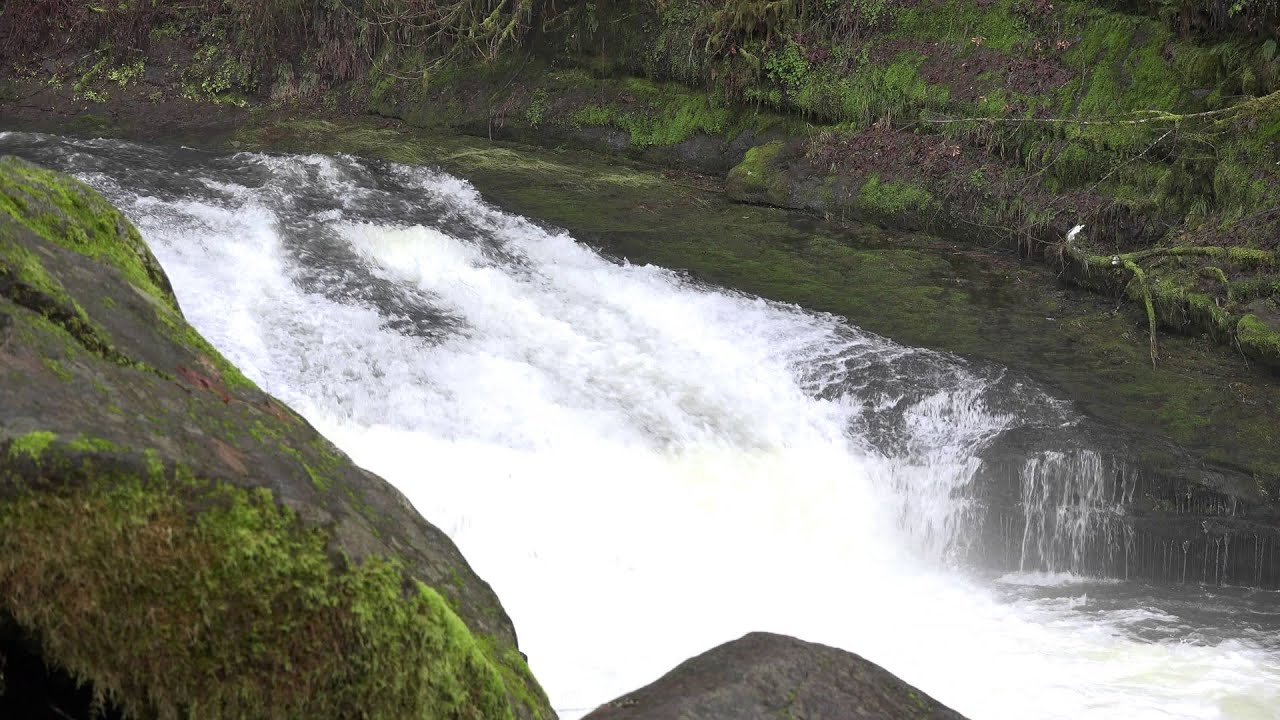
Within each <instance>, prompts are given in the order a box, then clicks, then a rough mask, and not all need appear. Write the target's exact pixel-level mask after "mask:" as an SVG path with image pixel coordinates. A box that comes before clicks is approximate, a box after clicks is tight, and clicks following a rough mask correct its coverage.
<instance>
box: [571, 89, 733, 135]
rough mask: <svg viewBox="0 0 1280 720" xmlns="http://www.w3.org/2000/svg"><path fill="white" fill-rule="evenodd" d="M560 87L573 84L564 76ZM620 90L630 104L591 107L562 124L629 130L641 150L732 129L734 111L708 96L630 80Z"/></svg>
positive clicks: (581, 110)
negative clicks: (564, 84)
mask: <svg viewBox="0 0 1280 720" xmlns="http://www.w3.org/2000/svg"><path fill="white" fill-rule="evenodd" d="M556 79H557V81H558V82H560V83H572V80H571V79H566V77H565V74H564V73H561V74H560V75H558V76H557V78H556ZM620 89H621V90H622V91H623V93H625V95H626V97H627V98H628V99H629V101H630V102H622V101H619V102H617V103H609V104H599V103H589V104H587V105H584V106H582V107H580V108H578V109H576V110H574V111H573V112H571V113H570V114H569V115H568V117H567V119H566V120H565V121H564V123H563V124H567V125H570V126H573V127H602V126H612V127H617V128H621V129H623V130H626V131H627V132H628V133H629V134H630V137H631V144H632V145H635V146H638V147H649V146H654V145H657V146H662V145H676V144H679V143H681V142H684V141H685V140H688V139H689V138H691V137H693V136H694V135H697V134H699V133H702V134H706V135H720V134H723V133H724V132H725V131H726V130H728V128H729V124H730V122H731V120H732V119H733V116H734V113H733V112H732V110H731V109H730V108H728V107H726V106H724V105H722V104H721V103H719V102H718V101H717V100H716V99H715V98H714V97H712V96H710V95H708V94H706V93H697V92H691V91H689V90H688V89H686V88H684V87H681V86H678V85H674V84H664V83H653V82H650V81H647V80H640V79H636V78H628V79H625V80H623V81H621V83H620Z"/></svg>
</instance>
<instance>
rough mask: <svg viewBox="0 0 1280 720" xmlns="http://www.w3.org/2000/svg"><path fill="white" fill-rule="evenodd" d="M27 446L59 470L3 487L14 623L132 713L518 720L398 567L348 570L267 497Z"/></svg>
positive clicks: (9, 475) (1, 551) (370, 562)
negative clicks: (54, 484)
mask: <svg viewBox="0 0 1280 720" xmlns="http://www.w3.org/2000/svg"><path fill="white" fill-rule="evenodd" d="M27 438H28V440H24V441H21V442H18V441H15V442H14V443H11V444H10V446H9V448H7V454H8V455H9V456H11V457H13V456H20V457H22V458H28V460H29V459H30V458H32V457H34V456H40V457H41V458H42V460H41V462H39V463H38V465H37V464H36V463H29V464H26V465H25V467H26V470H22V468H21V467H19V466H12V465H11V467H10V468H9V469H8V470H7V471H6V472H5V473H4V475H3V479H4V484H3V485H0V497H3V496H7V497H5V498H4V500H3V502H0V588H3V589H2V590H0V609H2V610H4V611H5V612H7V613H9V614H10V615H12V616H13V617H14V618H15V619H16V620H17V621H18V622H19V623H20V624H21V625H22V626H23V627H25V628H26V629H27V630H28V631H30V632H31V633H32V634H33V635H34V636H35V637H36V638H38V639H39V642H40V645H41V649H42V651H43V653H44V655H45V657H46V658H47V659H48V660H49V661H50V662H52V663H55V664H56V665H58V666H59V667H61V668H64V669H65V670H67V671H68V672H70V673H71V674H72V675H73V676H74V677H76V678H77V679H78V680H80V681H81V682H85V683H89V684H91V685H92V686H93V688H94V690H95V692H97V693H99V694H100V696H101V697H103V698H106V699H109V700H110V701H111V702H112V703H113V704H116V705H118V706H119V707H122V708H123V709H124V710H125V711H126V712H128V713H130V714H131V715H134V716H138V717H147V716H158V717H179V716H187V715H189V714H193V713H194V714H196V715H200V716H208V717H215V716H216V717H243V718H315V717H432V718H505V717H511V716H512V713H511V709H510V706H509V705H508V703H507V699H506V687H505V685H504V683H503V680H502V676H501V675H500V673H499V671H498V670H497V669H495V665H494V663H493V662H492V661H491V660H490V659H489V657H488V656H487V652H488V650H487V649H486V647H485V646H484V645H482V644H481V643H479V642H477V640H476V639H475V638H474V637H473V636H472V635H471V633H470V632H469V631H468V629H467V628H466V626H465V625H464V624H463V623H462V621H461V620H460V619H459V618H458V617H457V616H456V615H455V614H454V612H453V611H452V610H451V609H450V608H449V606H448V604H447V603H446V602H445V601H444V600H443V599H442V597H441V596H440V595H439V594H438V593H436V592H435V591H434V590H432V589H431V588H428V587H426V586H425V585H423V584H421V583H419V582H410V581H406V579H405V576H404V574H403V573H402V571H401V569H400V568H399V566H398V565H397V563H395V562H393V561H390V560H386V559H379V558H368V559H365V560H364V561H363V562H362V563H360V564H358V565H356V564H352V563H349V562H346V561H344V560H343V559H342V558H340V557H337V558H335V557H332V556H331V554H330V551H329V550H328V548H327V535H326V532H325V531H323V530H321V529H308V528H305V527H304V526H303V525H302V524H300V523H299V521H298V519H297V518H296V516H295V515H294V513H293V512H292V511H290V510H288V509H286V508H283V507H281V506H280V505H278V504H277V502H276V500H275V499H274V498H273V497H272V495H271V493H270V492H269V491H267V490H265V489H257V490H245V489H240V488H233V487H229V486H225V485H220V484H215V483H207V482H204V481H202V480H200V479H198V478H195V477H193V476H192V475H191V474H190V472H189V471H186V470H185V469H184V468H182V467H181V466H170V467H168V468H166V469H165V470H163V471H161V472H160V475H161V477H143V476H142V474H139V473H134V472H131V471H130V470H128V469H126V468H124V467H123V466H118V465H117V466H113V465H111V464H108V463H101V462H99V461H94V460H91V459H90V458H89V456H88V455H85V454H83V453H84V449H81V450H76V446H75V444H74V443H70V444H66V445H62V444H58V443H52V438H50V437H48V434H41V433H34V434H32V435H28V436H27ZM31 438H35V439H37V440H39V441H40V442H39V443H36V442H34V440H31ZM51 443H52V444H51ZM37 445H39V447H36V446H37ZM91 449H93V450H97V448H91ZM77 453H79V454H77ZM71 458H79V459H77V460H74V461H73V460H71ZM73 464H74V467H72V465H73ZM33 465H37V469H32V466H33ZM149 466H150V465H141V466H140V467H149ZM69 474H73V475H76V476H77V477H79V478H80V481H79V482H77V483H67V482H66V480H67V477H68V475H69ZM145 474H147V475H151V474H152V473H151V472H150V471H147V472H146V473H145ZM20 476H21V477H22V478H23V479H22V480H19V477H20ZM55 480H56V481H59V484H60V485H61V486H62V489H61V490H57V491H50V490H49V489H48V488H47V487H45V488H43V489H41V490H40V491H34V490H30V489H27V488H28V487H30V486H32V485H40V484H45V483H48V482H51V481H55ZM193 507H194V508H200V509H199V510H193V509H192V508H193Z"/></svg>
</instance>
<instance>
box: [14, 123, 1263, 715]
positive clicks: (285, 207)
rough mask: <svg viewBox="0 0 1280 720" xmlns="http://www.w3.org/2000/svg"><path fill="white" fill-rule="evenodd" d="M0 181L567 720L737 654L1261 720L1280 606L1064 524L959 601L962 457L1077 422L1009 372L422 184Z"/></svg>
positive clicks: (958, 705) (149, 174) (123, 153)
mask: <svg viewBox="0 0 1280 720" xmlns="http://www.w3.org/2000/svg"><path fill="white" fill-rule="evenodd" d="M0 152H3V153H12V154H17V155H20V156H24V157H27V158H28V159H32V160H35V161H37V162H41V163H44V164H46V165H49V166H51V167H54V168H56V169H60V170H64V171H67V172H71V173H73V174H75V175H77V176H78V177H80V178H81V179H83V180H85V181H86V182H88V183H90V184H91V185H93V186H94V187H96V188H98V189H99V190H100V191H102V192H103V193H104V194H105V195H107V197H108V198H110V199H111V200H112V201H113V202H114V203H116V204H117V205H118V206H119V207H120V208H121V209H122V210H123V211H124V212H125V213H126V214H127V215H128V216H129V217H130V218H131V219H132V220H133V221H134V222H135V223H136V224H137V225H138V227H139V228H140V230H141V231H142V234H143V236H144V237H145V238H146V239H147V241H148V242H149V243H150V244H151V246H152V248H153V249H154V251H155V253H156V255H157V256H158V258H159V259H160V261H161V262H162V264H163V265H164V268H165V270H166V272H167V273H168V274H169V276H170V278H171V280H172V282H173V285H174V287H175V289H176V292H177V294H178V297H179V300H180V302H181V304H182V307H183V309H184V311H185V313H186V315H187V317H188V318H189V319H190V321H191V322H192V324H194V325H195V326H196V328H197V329H199V330H200V332H202V333H203V334H204V335H205V336H206V337H207V338H209V340H210V341H211V342H212V343H213V344H214V345H216V346H217V347H218V348H219V349H220V350H221V351H222V352H223V353H224V354H225V355H226V356H227V357H228V359H230V360H231V361H232V362H234V363H235V364H237V365H238V366H239V367H240V368H241V369H242V370H243V371H244V372H245V374H246V375H248V376H249V377H251V378H252V379H254V380H255V381H257V382H258V383H259V384H260V385H262V386H263V387H264V389H266V390H268V391H269V392H271V393H273V394H275V395H277V396H278V397H280V398H282V399H283V400H284V401H286V402H288V403H289V404H290V405H292V406H293V407H294V408H295V409H297V410H298V411H299V412H301V413H302V414H303V415H305V416H306V417H307V418H308V419H309V420H310V421H311V422H312V423H314V424H315V425H316V426H317V427H318V428H319V429H320V430H321V431H322V432H324V433H325V434H326V435H327V436H328V437H330V438H331V439H332V440H334V442H336V443H337V444H338V445H339V446H340V447H342V448H343V449H344V450H345V451H346V452H347V453H349V454H350V455H351V456H352V458H353V459H354V460H355V461H356V462H358V463H360V464H362V465H364V466H365V467H367V468H369V469H370V470H373V471H374V472H377V473H379V474H381V475H382V476H383V477H385V478H387V479H388V480H389V481H391V482H392V483H393V484H395V485H396V486H397V487H399V488H400V489H401V490H402V491H403V492H404V493H405V494H406V495H407V496H408V497H409V498H410V499H411V500H412V501H413V503H414V504H415V506H416V507H417V508H418V509H419V511H420V512H421V513H422V514H423V515H424V516H425V517H426V518H427V519H429V520H430V521H431V522H433V523H435V524H436V525H438V526H439V527H441V528H442V529H443V530H444V531H445V532H447V533H448V534H449V535H450V536H451V537H452V538H453V539H454V540H455V542H457V543H458V545H459V546H460V547H461V549H462V551H463V552H464V553H465V554H466V556H467V558H468V560H469V561H470V562H471V564H472V565H473V567H474V568H475V569H476V571H477V572H478V573H479V574H480V575H481V576H482V577H484V578H485V579H486V580H488V581H489V582H490V583H491V584H492V585H493V587H494V589H495V590H496V591H497V593H498V595H499V597H500V598H501V599H502V602H503V604H504V606H505V607H506V609H507V610H508V612H509V613H510V615H511V617H512V620H513V621H514V623H515V626H516V628H517V630H518V632H519V634H520V643H521V647H522V649H523V650H524V651H525V652H526V653H527V654H528V656H529V661H530V665H531V667H532V669H533V671H534V673H535V675H536V676H537V677H538V679H539V680H540V681H541V683H542V684H543V686H544V687H545V688H546V690H547V691H548V693H549V694H550V696H551V699H552V702H553V704H554V706H555V707H556V708H557V710H558V712H560V714H561V716H562V717H564V718H574V717H578V716H580V715H582V714H583V713H585V712H586V711H588V710H590V709H591V708H592V707H594V706H595V705H597V704H599V703H602V702H604V701H607V700H609V699H612V698H614V697H616V696H617V695H619V694H621V693H623V692H625V691H628V690H631V689H634V688H636V687H638V686H640V685H643V684H645V683H648V682H650V681H652V680H653V679H655V678H656V677H657V676H659V675H660V674H662V673H663V672H665V671H666V670H668V669H670V668H671V667H673V666H674V665H675V664H677V663H678V662H680V661H682V660H684V659H685V658H687V657H689V656H691V655H694V654H697V653H699V652H701V651H703V650H705V649H708V648H709V647H711V646H712V645H715V644H718V643H720V642H723V641H726V640H729V639H732V638H735V637H737V636H739V635H741V634H743V633H745V632H747V631H751V630H768V631H774V632H781V633H787V634H791V635H795V636H798V637H801V638H803V639H806V640H811V641H816V642H822V643H826V644H830V645H836V646H839V647H843V648H846V649H849V650H852V651H854V652H857V653H860V654H862V655H864V656H866V657H868V658H870V659H872V660H874V661H876V662H878V663H880V664H881V665H884V666H885V667H886V668H888V669H889V670H891V671H893V672H894V673H896V674H898V675H900V676H901V677H903V678H904V679H906V680H907V681H909V682H911V683H913V684H915V685H917V686H919V687H920V688H921V689H923V690H925V691H926V692H928V693H930V694H931V695H933V696H934V697H936V698H937V699H939V700H941V701H943V702H945V703H947V704H949V705H951V706H952V707H954V708H955V709H957V710H959V711H961V712H962V713H965V714H966V715H968V716H970V717H972V718H974V719H975V720H994V719H996V718H1010V719H1013V718H1016V719H1022V718H1064V719H1065V718H1070V719H1072V720H1076V719H1078V718H1124V719H1125V720H1141V719H1147V718H1150V719H1157V718H1276V717H1280V632H1278V631H1277V628H1280V597H1278V595H1277V593H1270V592H1261V591H1249V590H1243V589H1233V588H1216V587H1189V588H1176V589H1174V588H1157V587H1148V586H1144V585H1140V584H1137V583H1129V582H1123V581H1120V580H1114V579H1102V578H1090V577H1084V576H1081V575H1078V574H1073V573H1072V572H1071V571H1070V568H1069V567H1068V568H1067V569H1065V570H1064V569H1063V567H1062V566H1063V565H1064V563H1066V560H1065V559H1064V558H1066V556H1069V555H1070V553H1071V548H1072V547H1073V543H1079V542H1082V541H1081V540H1080V539H1079V533H1081V532H1086V531H1088V528H1090V527H1092V525H1090V521H1089V519H1088V518H1085V517H1082V516H1080V515H1078V514H1068V515H1062V514H1061V513H1059V514H1058V515H1056V516H1051V515H1048V514H1045V513H1041V514H1040V515H1038V516H1035V518H1034V522H1032V523H1028V529H1027V530H1026V533H1027V536H1026V537H1023V538H1022V542H1023V545H1024V547H1023V552H1024V556H1025V557H1028V558H1031V559H1035V560H1040V559H1044V560H1046V561H1048V562H1047V563H1044V564H1045V567H1044V568H1038V567H1027V568H1024V570H1023V571H1020V572H1014V573H1009V574H1004V575H1001V576H999V577H996V578H991V577H984V576H982V574H980V573H974V572H969V571H966V570H965V569H964V567H963V564H962V563H961V562H960V561H959V558H960V557H961V556H962V555H963V553H962V552H961V551H962V550H963V548H964V547H965V544H966V533H967V532H968V531H969V530H970V529H971V527H972V523H973V517H972V515H973V513H974V512H976V511H975V508H974V505H973V503H972V499H971V497H970V496H969V494H968V493H966V487H967V485H968V483H969V482H970V480H971V479H972V477H973V474H974V472H975V470H976V468H977V466H978V464H979V462H980V461H979V460H978V459H977V453H978V451H979V450H980V449H981V448H982V447H983V446H984V445H985V444H986V443H987V442H989V441H990V440H991V439H992V438H993V437H995V436H996V435H997V434H998V433H1000V432H1001V431H1003V430H1006V429H1009V428H1014V427H1024V426H1036V427H1050V428H1060V429H1061V430H1062V432H1071V429H1072V427H1073V426H1074V425H1075V424H1076V423H1077V422H1078V421H1079V418H1078V417H1077V416H1076V414H1075V413H1074V411H1073V410H1072V408H1071V406H1070V405H1069V404H1068V403H1066V402H1063V401H1061V400H1059V399H1056V398H1054V397H1052V396H1051V395H1050V394H1048V393H1046V392H1044V391H1043V390H1041V389H1038V388H1036V387H1034V386H1033V385H1032V384H1030V383H1028V382H1024V381H1021V380H1019V379H1017V377H1015V375H1014V374H1013V373H1010V372H1007V371H1005V370H1003V369H1001V368H998V367H990V366H984V365H980V364H975V363H971V362H966V361H964V360H961V359H959V358H955V357H950V356H948V355H945V354H941V353H936V352H931V351H926V350H920V349H914V348H910V347H904V346H902V345H899V344H897V343H894V342H892V341H890V340H888V339H885V338H882V337H878V336H875V335H873V334H870V333H867V332H864V331H862V330H860V329H859V328H857V327H855V326H853V325H851V324H850V323H848V322H847V321H845V320H843V319H841V318H837V317H833V316H829V315H822V314H817V313H812V312H808V311H806V310H804V309H803V308H799V307H794V306H788V305H782V304H778V303H774V302H770V301H766V300H763V299H760V298H756V297H751V296H747V295H744V294H741V293H737V292H734V291H732V290H727V289H724V288H718V287H710V286H706V285H702V284H699V283H696V282H693V281H691V280H689V279H688V278H686V277H683V276H681V275H680V274H678V273H674V272H671V271H668V270H665V269H662V268H658V267H652V266H636V265H632V264H629V263H627V262H626V261H624V260H619V259H613V258H607V257H602V256H600V255H599V254H597V253H596V252H594V251H592V250H591V249H589V248H588V247H586V246H584V245H582V244H580V243H578V242H576V241H575V240H574V239H573V238H572V237H570V236H568V235H567V234H565V233H564V232H561V231H557V230H555V229H548V228H546V227H544V226H543V225H540V224H538V223H536V222H534V221H531V220H528V219H524V218H521V217H517V216H514V215H511V214H508V213H504V212H503V211H501V210H500V209H498V208H495V207H493V206H491V205H489V204H487V203H486V202H485V201H484V200H483V198H482V197H481V196H480V195H479V194H478V193H477V192H476V190H475V189H474V188H472V187H471V186H470V185H468V184H467V183H466V182H465V181H464V180H461V179H458V178H455V177H451V176H448V175H446V174H443V173H440V172H436V171H432V170H429V169H423V168H415V167H407V166H401V165H395V164H389V163H380V162H374V161H367V160H360V159H356V158H352V157H346V156H339V157H323V156H274V155H264V154H254V153H239V154H234V155H219V154H210V153H205V152H199V151H195V150H189V149H177V148H161V147H153V146H145V145H138V144H132V143H125V142H120V141H109V140H71V139H65V138H56V137H51V136H42V135H32V134H20V133H2V134H0ZM1029 462H1030V461H1029ZM1044 462H1046V463H1057V465H1055V466H1054V467H1059V466H1063V467H1065V465H1064V464H1063V461H1062V460H1061V458H1056V459H1055V458H1054V457H1050V458H1049V459H1048V460H1045V461H1044ZM1077 465H1078V466H1080V467H1087V466H1088V465H1089V464H1088V463H1077ZM1029 467H1034V463H1033V464H1032V465H1029ZM1071 467H1075V466H1071ZM1071 472H1075V470H1072V471H1071ZM1080 472H1084V471H1080ZM1033 480H1034V478H1032V479H1028V480H1027V482H1028V483H1033ZM1082 482H1084V481H1082ZM1085 485H1087V483H1085ZM1028 487H1029V488H1031V487H1032V485H1031V484H1029V485H1028ZM1036 487H1038V486H1036ZM1082 487H1084V485H1082ZM1028 492H1030V490H1029V491H1028ZM1036 492H1038V493H1040V494H1041V495H1043V496H1044V497H1046V498H1048V497H1049V493H1048V492H1047V491H1044V492H1041V491H1039V490H1037V491H1036ZM1090 492H1091V491H1089V490H1088V489H1087V487H1086V489H1085V491H1083V492H1082V493H1075V495H1076V496H1077V497H1079V496H1082V495H1083V496H1089V493H1090ZM1045 502H1050V501H1049V500H1045ZM1064 502H1065V501H1064ZM1053 517H1058V518H1059V520H1056V521H1055V520H1053ZM1063 517H1069V519H1068V520H1062V519H1061V518H1063ZM1067 525H1070V526H1071V527H1074V528H1077V531H1076V532H1077V534H1076V535H1072V536H1070V537H1069V538H1067V540H1066V541H1062V540H1061V538H1060V537H1059V538H1057V539H1056V540H1055V537H1057V535H1055V534H1060V533H1061V532H1065V530H1062V529H1060V528H1059V526H1062V527H1063V528H1065V527H1066V526H1067ZM1033 529H1038V532H1039V535H1035V536H1034V537H1033V536H1032V535H1034V533H1033ZM1066 559H1069V558H1066ZM1055 563H1056V564H1055ZM1033 564H1034V563H1033ZM1066 564H1068V565H1069V563H1066Z"/></svg>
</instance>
